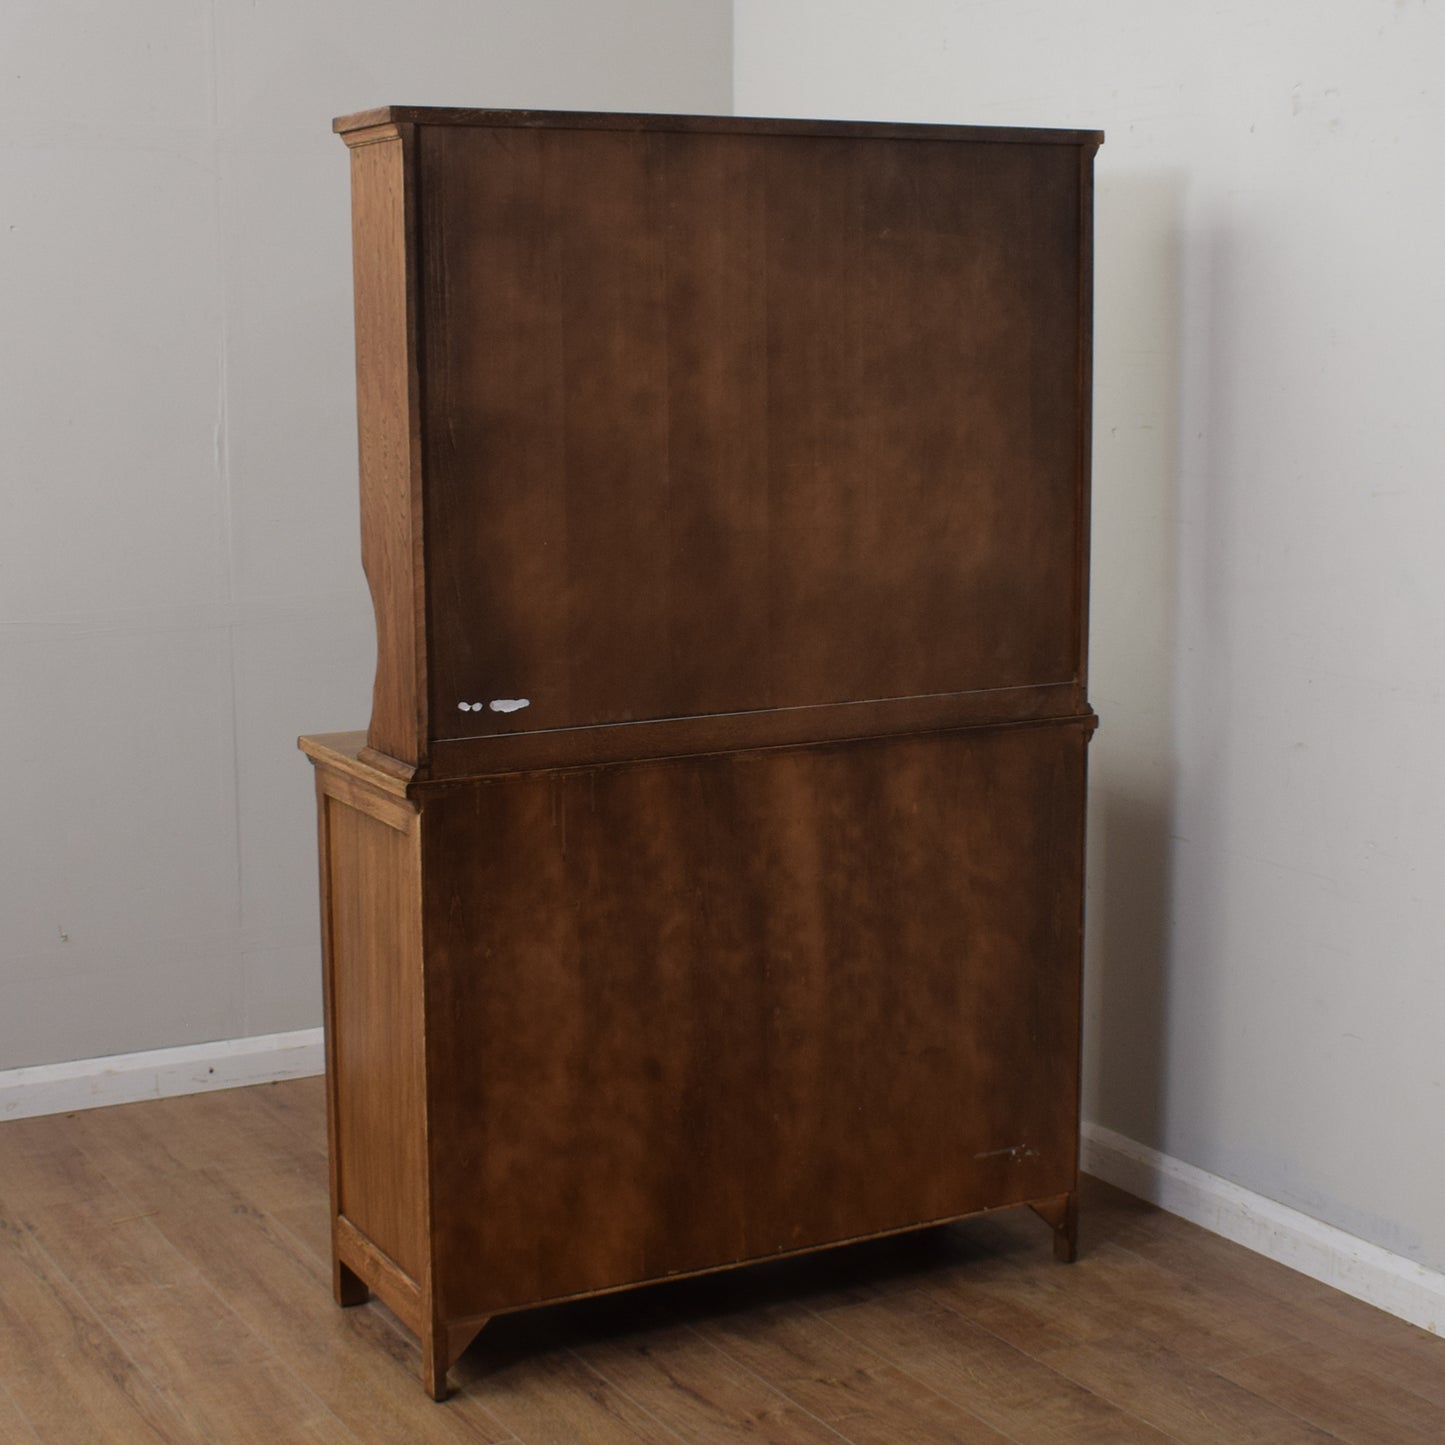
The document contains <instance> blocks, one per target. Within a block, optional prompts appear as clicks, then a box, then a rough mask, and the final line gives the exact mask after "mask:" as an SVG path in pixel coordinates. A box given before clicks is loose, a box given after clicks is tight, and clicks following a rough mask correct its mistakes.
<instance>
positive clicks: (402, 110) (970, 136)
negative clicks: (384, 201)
mask: <svg viewBox="0 0 1445 1445" xmlns="http://www.w3.org/2000/svg"><path fill="white" fill-rule="evenodd" d="M395 125H434V126H446V125H460V126H473V127H475V126H488V127H502V128H506V129H515V128H524V129H525V128H529V127H535V126H542V127H545V128H547V129H549V130H564V129H572V130H624V131H631V132H639V131H640V132H651V131H680V132H683V133H685V134H698V135H790V136H832V137H833V138H835V139H837V138H842V137H851V138H854V139H889V140H907V139H913V140H965V141H976V142H987V143H989V144H1000V145H1077V146H1084V147H1097V146H1099V145H1101V144H1102V143H1103V140H1104V133H1103V132H1102V131H1097V130H1059V129H1049V128H1047V127H1030V126H980V125H929V124H926V123H925V124H920V123H918V122H909V121H860V120H799V119H793V118H775V117H767V116H750V115H660V114H653V113H650V112H634V113H632V114H627V113H622V112H613V111H585V110H507V109H500V108H491V109H488V108H476V107H471V108H469V107H465V106H440V105H438V106H431V105H385V106H378V107H376V108H374V109H372V110H363V111H357V112H355V113H354V114H351V115H343V116H338V117H337V118H336V119H335V120H334V121H332V123H331V128H332V130H334V131H335V132H336V133H337V134H339V135H341V136H342V137H343V138H344V139H345V140H346V143H347V144H348V145H355V144H357V143H358V141H364V139H365V136H366V132H368V131H374V130H376V129H377V128H378V127H383V126H395Z"/></svg>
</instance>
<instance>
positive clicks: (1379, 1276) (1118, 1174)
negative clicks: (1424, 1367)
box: [1081, 1124, 1445, 1335]
mask: <svg viewBox="0 0 1445 1445" xmlns="http://www.w3.org/2000/svg"><path fill="white" fill-rule="evenodd" d="M1081 1162H1082V1164H1083V1168H1084V1172H1085V1173H1086V1174H1093V1175H1095V1176H1096V1177H1097V1178H1099V1179H1103V1180H1105V1181H1106V1182H1108V1183H1109V1184H1113V1185H1115V1186H1117V1187H1118V1188H1120V1189H1122V1190H1124V1191H1125V1192H1126V1193H1128V1194H1133V1195H1135V1196H1137V1197H1138V1198H1140V1199H1147V1200H1148V1201H1149V1202H1150V1203H1151V1204H1157V1205H1158V1206H1159V1207H1160V1208H1161V1209H1166V1210H1168V1211H1169V1213H1170V1214H1177V1215H1178V1216H1179V1217H1180V1218H1181V1219H1187V1220H1189V1221H1190V1223H1191V1224H1198V1225H1201V1226H1202V1227H1203V1228H1205V1229H1207V1230H1209V1231H1211V1232H1212V1233H1214V1234H1221V1235H1223V1236H1224V1237H1225V1238H1226V1239H1230V1240H1233V1241H1234V1242H1235V1243H1236V1244H1242V1245H1244V1247H1245V1248H1246V1249H1252V1250H1254V1252H1255V1253H1256V1254H1262V1255H1265V1256H1266V1257H1267V1258H1269V1259H1273V1260H1278V1261H1279V1263H1280V1264H1284V1265H1288V1266H1289V1267H1290V1269H1295V1270H1298V1271H1299V1272H1300V1273H1301V1274H1306V1275H1308V1276H1309V1277H1310V1278H1311V1279H1317V1280H1319V1281H1320V1282H1321V1283H1322V1284H1327V1285H1330V1286H1331V1287H1332V1288H1334V1289H1337V1290H1342V1291H1343V1292H1344V1293H1345V1294H1349V1295H1353V1296H1354V1297H1355V1298H1356V1299H1361V1300H1364V1301H1365V1302H1366V1303H1367V1304H1372V1305H1374V1306H1376V1308H1378V1309H1382V1310H1386V1311H1388V1312H1389V1313H1390V1314H1392V1315H1397V1316H1399V1318H1400V1319H1402V1320H1409V1321H1410V1323H1411V1324H1415V1325H1420V1326H1421V1327H1422V1328H1424V1329H1427V1330H1430V1331H1432V1332H1433V1333H1435V1334H1437V1335H1438V1334H1442V1333H1445V1274H1439V1273H1437V1272H1436V1271H1434V1270H1430V1269H1426V1268H1424V1266H1423V1265H1418V1264H1415V1263H1414V1262H1413V1261H1412V1260H1408V1259H1405V1258H1404V1257H1403V1256H1402V1255H1398V1254H1392V1253H1391V1252H1390V1251H1389V1250H1388V1249H1382V1248H1381V1247H1380V1246H1379V1245H1378V1244H1370V1243H1369V1242H1368V1241H1366V1240H1363V1239H1359V1238H1357V1237H1356V1236H1355V1235H1353V1234H1347V1233H1346V1232H1345V1231H1344V1230H1343V1229H1336V1228H1335V1227H1334V1225H1332V1224H1323V1223H1321V1222H1320V1221H1319V1220H1318V1219H1313V1218H1311V1217H1310V1216H1309V1215H1308V1214H1302V1213H1301V1212H1300V1211H1299V1210H1298V1209H1291V1208H1289V1206H1288V1205H1284V1204H1276V1203H1275V1201H1274V1200H1272V1199H1266V1198H1265V1197H1264V1196H1263V1195H1262V1194H1255V1193H1253V1192H1252V1191H1251V1190H1248V1189H1243V1188H1241V1187H1240V1186H1239V1185H1238V1184H1231V1183H1230V1182H1229V1180H1227V1179H1221V1178H1220V1177H1219V1175H1217V1174H1210V1173H1208V1172H1207V1171H1206V1170H1203V1169H1196V1168H1195V1167H1194V1165H1192V1164H1186V1163H1184V1162H1183V1161H1182V1160H1180V1159H1172V1158H1170V1157H1169V1155H1167V1154H1160V1153H1158V1152H1157V1151H1156V1150H1153V1149H1149V1148H1146V1147H1145V1146H1144V1145H1143V1144H1138V1143H1136V1142H1135V1141H1134V1140H1133V1139H1128V1138H1125V1137H1124V1135H1122V1134H1116V1133H1114V1131H1113V1130H1112V1129H1105V1128H1103V1127H1101V1126H1100V1125H1098V1124H1085V1125H1084V1139H1083V1153H1082V1159H1081Z"/></svg>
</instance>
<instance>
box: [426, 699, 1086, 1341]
mask: <svg viewBox="0 0 1445 1445" xmlns="http://www.w3.org/2000/svg"><path fill="white" fill-rule="evenodd" d="M1086 737H1087V731H1086V729H1085V727H1084V726H1082V725H1080V724H1078V723H1065V724H1052V725H1044V726H1038V727H1028V728H1017V729H997V730H972V731H970V732H968V733H957V734H940V735H935V736H932V737H927V738H908V739H889V740H882V741H875V742H865V743H857V744H848V745H838V746H833V747H822V748H808V749H799V750H784V751H776V752H765V753H755V754H743V755H734V756H729V757H716V758H689V759H682V760H676V761H670V762H665V763H645V764H637V765H631V766H626V765H621V766H615V767H608V768H599V769H590V770H577V771H569V772H555V773H546V774H530V775H519V776H515V777H510V778H503V779H496V780H493V781H487V782H474V783H470V784H467V785H466V786H464V787H458V788H455V789H443V790H441V791H440V792H438V793H436V794H434V795H429V796H428V798H427V800H426V802H425V805H424V840H425V841H424V854H425V856H424V865H423V867H424V876H426V877H427V878H428V880H429V881H428V904H427V945H426V946H427V951H428V958H429V960H430V963H429V969H430V985H429V986H430V990H431V992H430V996H429V998H430V1002H429V1007H430V1008H431V1010H432V1011H433V1012H434V1014H435V1016H436V1017H438V1018H442V1019H445V1020H446V1021H447V1025H446V1028H445V1029H440V1030H438V1031H437V1032H436V1033H435V1035H434V1038H433V1040H432V1043H431V1045H430V1047H431V1051H432V1052H431V1067H432V1068H433V1069H434V1070H435V1071H436V1074H437V1076H438V1077H439V1078H443V1079H445V1080H446V1084H445V1086H444V1087H442V1088H440V1089H439V1090H438V1091H437V1095H436V1105H435V1108H436V1113H435V1116H434V1118H433V1121H432V1149H433V1161H434V1163H433V1167H434V1169H435V1171H436V1179H437V1198H438V1200H439V1201H443V1202H445V1201H450V1204H446V1203H444V1204H443V1205H442V1206H441V1207H439V1209H438V1213H437V1217H436V1221H435V1227H436V1230H437V1241H436V1247H437V1249H438V1251H439V1257H440V1259H441V1260H442V1261H443V1263H442V1266H441V1268H440V1270H439V1279H441V1280H443V1281H445V1283H444V1285H443V1286H442V1287H443V1288H444V1289H445V1290H446V1291H447V1297H446V1299H445V1301H444V1302H443V1308H444V1310H445V1311H446V1312H447V1313H448V1314H451V1315H454V1316H462V1315H468V1314H485V1313H490V1312H493V1311H495V1310H499V1309H505V1308H507V1307H509V1306H515V1305H517V1304H519V1303H529V1302H535V1301H541V1300H545V1299H548V1298H552V1297H556V1296H558V1295H564V1294H574V1293H580V1292H584V1291H587V1290H595V1289H602V1288H607V1287H611V1286H615V1285H619V1284H624V1283H628V1282H632V1281H638V1280H646V1279H655V1278H661V1277H663V1276H665V1275H668V1274H670V1273H675V1272H678V1271H685V1270H690V1269H699V1268H706V1267H716V1266H718V1265H721V1264H725V1263H727V1262H730V1261H735V1260H745V1259H750V1258H758V1257H766V1256H768V1255H771V1254H775V1253H779V1252H782V1251H786V1250H790V1249H799V1248H804V1247H808V1246H812V1245H817V1244H822V1243H827V1242H831V1241H835V1240H839V1239H846V1238H849V1237H853V1236H857V1235H864V1234H871V1233H876V1232H880V1231H884V1230H888V1229H894V1228H901V1227H905V1226H907V1225H910V1224H917V1223H920V1222H923V1221H927V1220H930V1219H940V1218H946V1217H949V1216H951V1215H958V1214H962V1213H967V1212H970V1211H973V1210H977V1209H980V1208H984V1207H989V1206H992V1205H999V1204H1007V1203H1016V1202H1019V1201H1023V1200H1030V1199H1038V1198H1042V1197H1045V1196H1050V1195H1059V1194H1063V1193H1066V1192H1067V1191H1069V1190H1072V1189H1073V1187H1074V1168H1075V1127H1076V1121H1077V1108H1078V1096H1077V1074H1078V1008H1079V998H1078V988H1079V981H1078V967H1077V959H1078V946H1079V928H1080V908H1081V897H1080V890H1081V869H1080V863H1081V858H1082V830H1083V815H1082V800H1083V771H1084V745H1085V740H1086Z"/></svg>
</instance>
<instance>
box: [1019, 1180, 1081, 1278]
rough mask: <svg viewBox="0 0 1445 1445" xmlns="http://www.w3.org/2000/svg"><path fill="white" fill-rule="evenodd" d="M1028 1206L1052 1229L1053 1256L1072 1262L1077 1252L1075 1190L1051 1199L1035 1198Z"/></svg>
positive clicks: (1077, 1223)
mask: <svg viewBox="0 0 1445 1445" xmlns="http://www.w3.org/2000/svg"><path fill="white" fill-rule="evenodd" d="M1029 1208H1030V1209H1032V1210H1033V1212H1034V1213H1035V1214H1037V1215H1038V1217H1039V1218H1040V1219H1042V1220H1043V1221H1044V1223H1045V1224H1047V1225H1048V1226H1049V1228H1050V1229H1052V1230H1053V1231H1054V1258H1055V1259H1056V1260H1058V1261H1059V1262H1060V1263H1061V1264H1072V1263H1073V1262H1074V1260H1075V1259H1077V1258H1078V1254H1079V1196H1078V1194H1077V1192H1075V1193H1071V1194H1060V1195H1057V1196H1055V1197H1054V1198H1053V1199H1037V1200H1035V1201H1034V1202H1033V1203H1032V1204H1031V1205H1029Z"/></svg>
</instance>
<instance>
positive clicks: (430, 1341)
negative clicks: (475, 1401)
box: [421, 1319, 487, 1400]
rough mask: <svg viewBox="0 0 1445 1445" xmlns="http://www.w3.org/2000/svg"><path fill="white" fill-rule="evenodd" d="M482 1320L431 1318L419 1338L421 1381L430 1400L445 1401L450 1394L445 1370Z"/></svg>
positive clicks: (473, 1336) (462, 1350)
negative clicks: (433, 1320)
mask: <svg viewBox="0 0 1445 1445" xmlns="http://www.w3.org/2000/svg"><path fill="white" fill-rule="evenodd" d="M486 1323H487V1321H486V1320H485V1319H479V1320H464V1321H462V1322H461V1323H460V1324H451V1325H448V1324H444V1323H442V1322H441V1321H440V1320H437V1321H435V1322H434V1323H433V1324H432V1327H431V1329H429V1330H428V1331H427V1332H426V1333H425V1334H424V1335H423V1336H422V1341H421V1382H422V1384H423V1386H425V1388H426V1392H427V1394H428V1395H430V1396H431V1397H432V1399H433V1400H445V1399H446V1397H447V1396H448V1395H449V1394H450V1393H451V1387H450V1386H449V1385H448V1384H447V1371H448V1370H449V1369H450V1368H451V1367H452V1364H453V1362H454V1361H456V1360H458V1359H460V1358H461V1356H462V1355H463V1354H464V1353H465V1351H466V1348H467V1346H468V1345H469V1344H471V1342H472V1341H473V1340H474V1339H476V1337H477V1336H478V1335H479V1334H481V1332H482V1327H483V1326H484V1325H485V1324H486Z"/></svg>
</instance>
